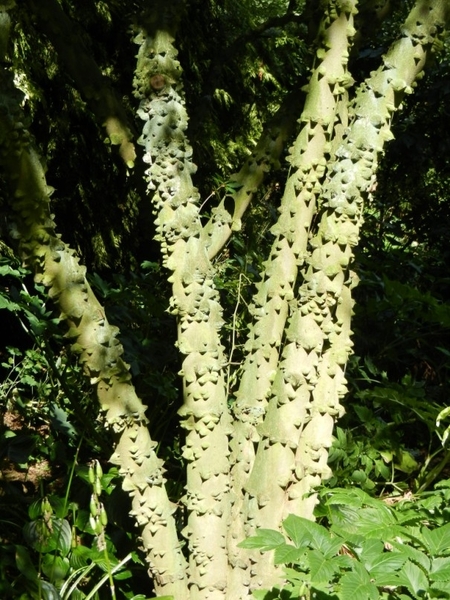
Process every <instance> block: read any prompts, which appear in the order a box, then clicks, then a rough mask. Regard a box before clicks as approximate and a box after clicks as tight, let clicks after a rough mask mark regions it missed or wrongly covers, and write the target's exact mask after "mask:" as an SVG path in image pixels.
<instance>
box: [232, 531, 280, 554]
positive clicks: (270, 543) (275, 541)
mask: <svg viewBox="0 0 450 600" xmlns="http://www.w3.org/2000/svg"><path fill="white" fill-rule="evenodd" d="M284 543H285V539H284V537H283V535H282V534H281V533H280V532H279V531H274V530H273V529H257V531H256V535H253V536H251V537H249V538H247V539H246V540H244V541H242V542H240V544H238V546H239V548H248V549H252V548H257V549H258V550H261V552H266V551H267V550H273V549H274V548H276V547H277V546H281V544H284Z"/></svg>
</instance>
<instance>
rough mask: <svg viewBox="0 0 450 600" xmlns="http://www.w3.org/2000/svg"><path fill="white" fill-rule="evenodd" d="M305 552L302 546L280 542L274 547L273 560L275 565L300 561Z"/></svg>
mask: <svg viewBox="0 0 450 600" xmlns="http://www.w3.org/2000/svg"><path fill="white" fill-rule="evenodd" d="M304 555H305V552H304V550H303V548H296V547H295V546H291V544H281V545H280V546H277V547H276V548H275V554H274V561H275V564H276V565H285V564H289V563H298V562H301V559H302V557H304Z"/></svg>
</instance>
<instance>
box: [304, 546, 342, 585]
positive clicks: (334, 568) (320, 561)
mask: <svg viewBox="0 0 450 600" xmlns="http://www.w3.org/2000/svg"><path fill="white" fill-rule="evenodd" d="M306 558H307V561H308V563H309V571H310V575H311V582H312V583H313V584H314V583H328V582H330V581H331V580H332V579H333V576H334V574H335V573H337V572H338V571H339V568H340V565H339V562H338V561H335V560H333V559H332V558H328V557H326V556H325V555H324V554H322V553H321V552H319V551H318V550H311V551H310V552H308V554H307V557H306ZM335 558H337V557H335Z"/></svg>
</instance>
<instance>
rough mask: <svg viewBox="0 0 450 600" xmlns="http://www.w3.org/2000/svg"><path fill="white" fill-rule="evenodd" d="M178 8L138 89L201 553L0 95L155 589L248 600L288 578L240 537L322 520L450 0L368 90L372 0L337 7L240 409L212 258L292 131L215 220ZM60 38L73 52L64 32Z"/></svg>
mask: <svg viewBox="0 0 450 600" xmlns="http://www.w3.org/2000/svg"><path fill="white" fill-rule="evenodd" d="M33 2H34V3H35V4H36V5H37V6H38V5H39V2H38V1H37V0H33ZM162 5H163V3H160V6H159V7H158V6H156V5H155V4H153V5H152V7H151V9H150V10H151V12H150V13H149V18H148V19H147V20H146V19H143V20H142V23H141V25H142V30H141V31H140V33H139V34H138V35H137V37H136V40H135V41H136V43H137V44H139V52H138V62H137V66H136V76H135V90H136V96H137V98H138V99H139V101H140V105H139V109H138V114H139V116H140V117H141V118H142V120H143V121H144V124H143V131H142V136H141V138H140V140H139V143H140V144H142V145H143V146H144V148H145V154H144V161H145V163H146V164H147V166H148V168H147V171H146V178H147V183H148V198H149V201H151V202H152V205H153V209H154V213H155V219H156V221H155V222H156V225H157V236H158V240H159V241H160V242H161V246H162V250H163V256H164V262H165V265H166V267H167V268H168V269H169V271H170V281H171V282H172V285H173V298H172V302H171V310H172V312H173V314H174V315H175V316H176V319H177V322H178V348H179V351H180V353H181V355H182V356H183V364H182V370H181V372H180V375H181V376H182V378H183V394H184V403H183V406H182V407H181V409H180V411H179V413H180V417H181V419H182V424H183V426H184V427H185V429H186V431H187V434H186V443H185V448H184V452H183V454H184V457H185V459H186V461H187V464H188V468H187V486H186V495H185V497H184V503H185V505H186V507H187V512H188V520H187V524H186V528H185V530H184V532H183V535H184V536H185V538H186V539H187V560H186V559H185V557H184V555H183V553H182V552H181V549H180V541H179V540H178V538H177V532H176V527H175V521H174V517H173V512H174V507H173V506H172V505H171V504H170V502H169V500H168V498H167V494H166V492H165V488H164V469H163V465H162V464H161V461H160V460H159V459H158V458H157V456H156V454H155V450H154V448H155V442H153V441H152V440H151V439H150V436H149V434H148V429H147V426H146V419H145V415H144V410H145V407H144V406H143V405H142V403H141V401H140V400H139V398H138V397H137V396H136V394H135V391H134V388H133V386H132V384H131V381H130V379H131V378H130V374H129V370H128V366H127V365H126V363H124V361H123V360H122V358H121V355H122V353H123V349H122V347H121V345H120V344H119V343H118V341H117V339H116V335H117V330H116V329H115V328H113V327H111V326H110V325H109V324H108V322H107V319H106V317H105V315H104V312H103V309H102V307H101V306H100V304H99V303H98V301H97V300H96V298H95V297H94V295H93V293H92V291H91V289H90V287H89V285H88V283H87V281H86V277H85V269H84V267H82V266H80V265H79V262H78V260H77V258H76V256H75V255H74V252H73V251H72V250H70V249H69V248H68V247H67V246H66V245H65V244H64V243H63V242H62V241H61V239H60V238H59V237H58V235H57V234H56V233H55V225H54V222H53V219H52V215H51V214H50V201H49V196H50V192H51V190H49V188H48V187H47V185H46V183H45V175H44V170H43V168H42V166H41V163H40V160H39V157H38V155H37V154H36V151H35V150H34V149H33V144H32V140H31V139H30V136H29V135H28V133H27V132H26V130H25V129H24V126H23V124H22V116H21V110H20V96H18V94H17V92H16V91H15V90H14V86H13V83H12V77H11V75H10V74H9V73H8V72H7V71H4V72H3V73H2V91H1V94H0V143H1V148H2V150H1V164H2V166H3V168H4V170H5V171H6V172H7V174H8V177H9V179H10V181H11V184H12V188H13V196H12V199H11V208H12V220H13V221H14V222H15V230H16V231H17V235H18V237H19V242H20V254H21V257H22V259H23V260H24V262H25V263H26V264H27V265H28V266H30V267H31V268H32V269H33V271H34V273H35V276H36V280H37V281H40V282H42V283H44V284H45V285H46V286H47V288H48V291H49V295H50V297H51V298H52V299H53V300H54V302H55V303H56V305H57V306H58V307H59V309H60V311H61V318H62V319H63V320H64V321H65V322H66V324H67V326H68V334H67V335H68V337H69V338H71V339H72V340H73V344H72V348H73V350H74V351H75V352H78V353H79V354H80V361H81V363H82V364H83V367H84V370H85V373H86V375H87V376H89V377H90V379H91V382H92V384H93V385H94V386H96V389H97V393H98V398H99V402H100V406H101V411H102V415H103V418H104V423H105V426H106V427H108V429H109V430H110V431H111V433H112V435H113V439H114V444H115V447H114V453H113V455H112V457H111V462H113V463H114V464H117V465H119V468H120V473H121V475H122V476H123V478H124V483H123V487H124V489H125V490H126V491H127V492H128V493H129V494H130V496H131V498H132V504H133V506H132V515H133V516H134V517H135V519H136V522H137V525H138V527H139V532H140V540H141V545H142V547H143V548H144V551H145V553H146V557H147V561H148V565H149V570H150V574H151V576H152V578H153V579H154V586H155V590H156V591H157V593H158V594H161V595H172V596H173V597H174V598H175V599H176V600H189V599H190V600H206V599H208V600H216V599H217V600H219V599H220V600H224V599H228V600H239V599H243V598H247V597H249V595H250V592H251V590H252V589H255V588H258V587H261V586H271V585H273V584H275V583H276V582H277V577H278V573H277V572H276V571H275V570H274V568H273V566H272V565H271V563H270V556H268V555H265V556H262V555H260V554H259V553H250V552H249V551H247V550H240V549H239V548H238V546H237V544H238V542H240V541H241V540H242V539H243V538H244V537H245V536H246V535H249V534H251V533H252V532H253V531H254V529H255V528H256V527H265V528H275V529H277V528H279V527H280V525H281V522H282V520H283V519H284V518H285V517H286V516H287V515H288V514H289V513H296V514H300V515H302V516H306V517H308V518H312V511H313V508H314V505H315V497H314V494H313V492H314V489H315V487H316V486H317V485H318V484H319V483H320V482H321V480H322V479H324V478H326V477H327V476H328V474H329V468H328V466H327V449H328V447H329V446H330V444H331V434H332V429H333V423H334V419H335V418H336V417H337V416H339V415H340V414H341V413H342V407H341V405H340V399H341V398H342V396H343V395H344V394H345V390H346V387H345V375H344V368H345V364H346V361H347V358H348V355H349V353H350V351H351V341H350V335H351V331H350V318H351V313H352V299H351V288H352V286H353V285H354V283H355V277H354V275H353V274H352V272H351V270H350V265H351V260H352V248H353V247H354V246H355V245H356V244H357V243H358V238H359V229H360V226H361V223H362V209H363V200H364V198H365V197H366V196H367V195H368V193H369V192H370V189H371V186H372V185H373V184H374V179H375V174H376V168H377V159H378V156H379V154H380V153H381V152H382V150H383V147H384V144H385V142H386V141H388V140H389V139H390V138H391V137H392V134H391V131H390V127H391V119H392V116H393V114H394V113H395V111H396V110H397V109H398V107H399V105H400V103H401V101H402V98H403V96H404V94H405V93H410V92H412V86H413V85H414V84H415V81H416V79H417V78H418V77H419V76H420V74H421V72H422V69H423V67H424V64H425V60H426V56H427V52H428V51H429V50H430V48H431V46H432V44H433V42H434V40H435V37H436V36H437V35H438V33H439V32H440V31H442V29H443V28H444V26H445V25H446V22H447V19H448V17H449V14H448V12H449V9H448V8H447V3H446V2H444V1H439V0H418V2H417V3H416V6H415V7H414V9H413V10H412V12H411V14H410V17H409V18H408V20H407V21H406V23H405V24H404V26H403V28H402V33H401V37H400V38H399V40H398V41H397V42H396V43H395V44H394V45H393V46H392V48H391V49H390V50H389V52H388V53H387V54H386V56H385V57H384V58H383V62H382V64H381V66H380V67H379V69H378V70H377V71H376V72H374V73H372V74H371V76H370V78H369V79H368V80H367V81H365V82H363V83H362V84H361V85H359V86H358V88H357V89H355V88H354V82H353V80H352V78H351V75H350V74H349V73H348V70H347V61H348V55H349V49H350V46H351V44H352V39H353V38H354V35H355V29H354V16H355V14H356V12H357V0H329V2H328V3H324V6H325V8H324V9H323V19H322V23H321V26H320V37H319V39H320V44H319V47H318V50H317V65H316V67H315V69H314V70H313V72H312V73H311V77H310V83H309V89H308V94H307V98H306V102H305V105H304V109H303V112H302V114H301V124H302V128H301V131H300V134H299V135H298V138H297V140H296V141H295V143H294V145H293V147H292V148H291V151H290V163H291V175H290V177H289V179H288V181H287V182H286V188H285V193H284V196H283V200H282V204H281V207H280V216H279V219H278V222H277V224H276V225H275V227H274V228H273V233H274V235H275V241H274V244H273V247H272V251H271V254H270V256H269V258H268V260H267V262H266V267H265V271H264V273H263V277H262V281H261V283H260V284H259V286H258V291H257V293H256V295H255V298H254V302H253V307H252V314H253V316H254V320H253V323H252V324H251V326H250V331H249V337H248V342H247V344H246V359H245V361H244V364H243V365H242V369H241V382H240V387H239V389H238V392H237V394H236V398H234V399H231V400H232V402H230V399H229V398H227V394H226V390H227V382H226V376H225V372H226V371H225V367H226V358H225V356H224V351H223V347H222V344H221V338H220V330H221V327H222V310H221V307H220V304H219V298H218V293H217V290H216V289H215V287H214V283H213V277H214V265H213V263H212V262H211V261H212V258H213V257H214V256H215V255H216V254H217V252H218V251H219V250H220V248H221V247H222V246H223V244H224V243H225V241H226V240H227V239H228V237H229V236H230V235H231V234H232V231H233V229H236V228H238V227H239V219H240V217H241V216H242V214H243V212H244V211H245V208H246V207H247V205H248V203H249V200H250V198H251V196H252V194H253V192H254V191H255V190H256V188H257V186H258V185H259V184H260V182H261V180H262V177H263V172H264V170H265V169H266V168H267V167H268V165H270V163H271V162H272V161H275V160H276V159H277V158H278V156H279V152H280V142H281V141H282V140H283V139H284V138H285V136H286V132H285V130H284V129H283V127H284V124H283V120H281V123H282V126H281V128H280V129H279V130H269V131H268V132H266V134H265V135H266V137H265V138H263V139H262V141H261V143H260V144H259V145H258V147H257V148H256V150H255V153H254V154H253V156H252V157H251V158H250V160H249V161H248V163H247V164H246V165H245V167H243V169H242V170H241V172H240V173H239V174H238V175H237V176H236V179H238V180H239V181H240V183H241V184H242V185H243V187H242V188H241V190H240V191H239V192H237V193H236V194H235V197H234V201H235V210H234V214H229V213H228V212H227V211H226V209H225V206H224V205H220V206H219V207H217V209H216V210H215V211H214V213H213V216H212V219H211V221H210V222H209V223H208V224H207V225H206V226H204V227H202V225H201V222H200V217H199V206H200V202H199V198H198V193H197V191H196V189H195V187H194V186H193V183H192V179H191V175H192V173H193V172H194V170H195V167H194V164H193V162H192V151H191V148H190V146H189V144H188V142H187V140H186V137H185V130H186V126H187V115H186V111H185V108H184V100H183V89H182V84H181V66H180V64H179V63H178V61H177V60H176V50H175V48H174V45H173V44H174V34H175V27H174V24H175V23H176V20H177V10H178V9H176V8H174V9H173V12H171V9H170V4H169V5H168V8H167V7H165V8H162ZM50 18H51V16H49V15H48V19H50ZM50 31H51V27H50ZM8 32H9V16H8V14H7V13H6V12H2V13H0V35H1V40H0V41H1V50H2V52H3V54H4V53H5V48H6V45H7V39H8ZM58 43H60V44H61V45H62V46H63V45H64V40H63V39H62V38H61V39H59V40H58ZM60 51H61V53H62V54H63V55H64V51H63V50H60ZM67 56H70V53H68V54H67ZM1 58H3V56H2V57H1ZM91 66H92V65H91ZM68 68H69V67H68ZM90 68H91V67H90ZM79 76H80V77H81V78H82V75H79ZM79 85H82V84H81V83H80V84H79ZM349 96H351V97H352V98H353V99H352V100H351V101H350V100H349ZM98 112H99V114H101V115H102V116H101V118H102V119H103V120H104V122H105V123H111V122H114V123H115V124H116V125H115V126H114V127H115V128H114V131H116V130H117V131H120V132H121V134H120V140H117V141H118V143H119V144H121V147H122V150H124V149H125V150H124V151H123V154H124V159H125V160H126V161H127V162H130V160H132V159H133V158H134V151H133V149H132V147H131V146H130V144H131V142H130V136H129V132H128V130H127V128H126V126H125V125H124V124H123V123H122V122H121V116H120V113H117V112H114V111H112V112H111V113H110V114H109V113H108V110H107V107H104V106H102V107H101V110H100V109H98ZM111 119H112V120H113V121H111ZM109 133H110V135H111V136H112V137H113V135H112V133H111V131H110V132H109ZM313 218H314V221H313ZM230 405H231V407H232V409H231V411H230V409H229V406H230Z"/></svg>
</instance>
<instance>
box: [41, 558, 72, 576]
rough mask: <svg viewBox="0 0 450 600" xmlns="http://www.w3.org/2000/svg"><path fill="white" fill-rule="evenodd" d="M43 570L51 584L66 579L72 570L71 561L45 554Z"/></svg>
mask: <svg viewBox="0 0 450 600" xmlns="http://www.w3.org/2000/svg"><path fill="white" fill-rule="evenodd" d="M41 564H42V570H43V572H44V574H45V575H46V576H47V577H48V578H49V579H50V581H51V582H56V581H61V580H62V579H65V577H66V575H67V573H68V572H69V569H70V562H69V559H68V558H66V557H64V558H63V557H62V556H54V555H53V554H44V556H43V557H42V563H41Z"/></svg>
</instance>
